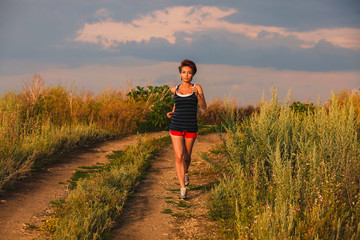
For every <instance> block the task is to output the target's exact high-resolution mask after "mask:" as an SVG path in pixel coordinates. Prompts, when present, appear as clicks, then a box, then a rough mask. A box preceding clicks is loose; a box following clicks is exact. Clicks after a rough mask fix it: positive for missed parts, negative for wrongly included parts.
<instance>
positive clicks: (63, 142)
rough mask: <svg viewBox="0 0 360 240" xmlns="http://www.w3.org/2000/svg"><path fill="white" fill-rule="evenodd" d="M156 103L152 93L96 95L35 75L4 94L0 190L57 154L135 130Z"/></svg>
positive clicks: (0, 108) (0, 105)
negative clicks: (149, 96)
mask: <svg viewBox="0 0 360 240" xmlns="http://www.w3.org/2000/svg"><path fill="white" fill-rule="evenodd" d="M164 89H165V90H166V89H168V87H167V88H164ZM153 104H154V101H149V100H148V99H147V98H144V99H140V100H136V101H135V100H134V99H132V98H130V97H128V96H127V95H126V93H124V91H123V90H113V89H110V90H106V91H104V92H101V93H99V94H98V95H95V94H94V93H92V92H83V91H78V90H77V89H76V88H66V87H64V86H62V85H58V86H46V83H45V82H44V81H43V80H42V78H41V77H40V76H39V75H34V77H33V78H32V80H31V81H28V82H26V83H25V87H24V89H23V91H22V92H20V93H14V92H9V93H6V94H5V95H4V96H3V97H1V98H0V191H1V190H3V189H4V188H7V187H9V186H11V185H12V184H13V182H14V181H16V180H18V179H20V178H22V177H24V176H26V175H28V174H29V172H30V171H31V169H33V168H36V167H41V166H43V165H44V164H47V163H48V162H49V161H50V160H51V159H54V158H53V157H51V156H53V155H54V154H57V153H60V152H63V151H68V150H71V149H74V148H76V147H79V146H81V145H84V144H88V143H91V142H96V141H102V140H104V139H108V138H111V137H119V136H124V135H127V134H131V133H136V131H138V130H139V126H141V125H142V124H144V122H146V121H147V120H148V116H149V114H151V106H152V105H153ZM164 104H165V103H164ZM169 109H170V106H169ZM163 115H164V116H165V114H163ZM148 125H151V123H150V124H148ZM149 128H150V127H149Z"/></svg>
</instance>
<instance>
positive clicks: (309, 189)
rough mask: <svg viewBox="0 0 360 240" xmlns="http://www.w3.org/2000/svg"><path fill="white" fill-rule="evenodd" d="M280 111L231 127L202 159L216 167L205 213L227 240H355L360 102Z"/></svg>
mask: <svg viewBox="0 0 360 240" xmlns="http://www.w3.org/2000/svg"><path fill="white" fill-rule="evenodd" d="M359 97H360V96H359V95H358V94H356V93H351V92H345V91H344V92H341V93H339V94H337V95H335V94H333V95H332V97H331V99H330V100H329V101H327V102H326V103H325V104H320V103H319V104H318V105H315V104H301V103H299V102H295V103H293V104H292V105H291V107H290V106H289V105H290V104H289V101H286V102H285V103H283V104H281V103H279V101H278V97H277V93H276V91H274V92H273V96H272V99H271V101H268V102H265V101H263V102H262V103H261V104H260V110H259V112H255V113H254V115H253V116H251V117H250V118H249V120H247V121H230V123H228V124H227V127H226V130H227V137H224V139H223V145H222V146H220V147H218V148H217V149H216V150H214V151H212V154H210V155H207V156H205V158H207V159H208V161H209V162H212V163H215V164H217V166H221V168H219V169H221V172H222V176H221V178H220V179H219V184H218V186H216V187H215V188H214V189H213V191H212V194H211V197H210V201H209V209H210V210H209V211H210V215H211V217H212V218H213V219H216V220H219V221H220V223H222V225H223V229H224V231H223V234H224V236H225V237H226V238H238V239H360V200H359V198H360V144H359V135H358V132H359V126H360V124H359V115H360V114H359V113H360V111H359V107H360V104H359V100H360V98H359Z"/></svg>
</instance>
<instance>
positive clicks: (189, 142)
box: [184, 137, 196, 173]
mask: <svg viewBox="0 0 360 240" xmlns="http://www.w3.org/2000/svg"><path fill="white" fill-rule="evenodd" d="M195 139H196V137H195V138H185V148H186V154H185V161H184V165H185V166H184V168H185V169H184V170H185V173H187V172H188V169H189V166H190V163H191V153H192V149H193V146H194V143H195Z"/></svg>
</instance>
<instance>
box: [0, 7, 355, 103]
mask: <svg viewBox="0 0 360 240" xmlns="http://www.w3.org/2000/svg"><path fill="white" fill-rule="evenodd" d="M185 58H186V59H191V60H193V61H194V62H195V63H196V64H197V66H198V72H197V74H196V75H195V77H194V79H193V82H194V83H197V84H200V85H201V86H202V88H203V90H204V93H205V97H206V99H207V101H208V102H211V101H212V100H213V99H215V98H221V99H223V98H227V99H234V100H235V101H236V102H237V103H238V104H239V105H248V104H256V103H258V102H259V101H260V100H261V98H262V96H263V95H264V96H265V99H266V98H269V97H270V96H271V89H272V88H273V87H275V88H276V89H277V91H278V95H279V98H280V100H285V98H286V96H287V95H288V92H289V91H291V98H292V99H293V100H296V101H302V102H314V103H317V102H318V99H319V98H320V99H321V100H322V101H325V100H327V99H328V98H329V97H330V96H331V92H332V91H334V92H339V91H341V90H342V89H345V90H353V89H359V88H360V1H358V0H343V1H338V0H317V1H314V0H302V1H288V0H225V1H217V0H202V1H199V0H192V1H188V0H182V1H173V0H166V1H165V0H149V1H139V0H132V1H125V0H77V1H70V0H0V94H1V95H2V94H4V93H6V92H9V91H16V92H19V91H21V90H22V89H23V88H24V82H26V81H29V80H31V79H32V77H33V75H34V74H40V76H41V77H42V78H43V79H44V80H45V82H46V83H47V84H48V85H50V86H55V85H57V84H59V83H61V84H63V85H65V86H75V87H76V88H77V89H79V90H85V91H94V92H95V93H98V92H101V91H104V90H106V89H109V88H122V89H127V88H128V87H129V86H133V87H135V86H137V85H141V86H145V85H147V84H151V85H157V86H159V85H163V84H168V85H170V86H175V85H177V84H180V83H181V81H180V76H179V72H178V70H177V67H178V66H179V64H180V62H181V60H182V59H185Z"/></svg>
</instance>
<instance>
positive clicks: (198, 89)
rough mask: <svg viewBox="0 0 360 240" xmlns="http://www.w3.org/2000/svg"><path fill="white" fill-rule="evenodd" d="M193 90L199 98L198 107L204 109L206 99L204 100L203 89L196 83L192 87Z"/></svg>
mask: <svg viewBox="0 0 360 240" xmlns="http://www.w3.org/2000/svg"><path fill="white" fill-rule="evenodd" d="M193 92H195V94H196V96H197V98H198V100H199V104H200V107H201V108H202V109H203V110H206V108H207V105H206V100H205V96H204V91H203V89H202V87H201V86H200V85H199V84H196V85H195V86H194V87H193Z"/></svg>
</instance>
